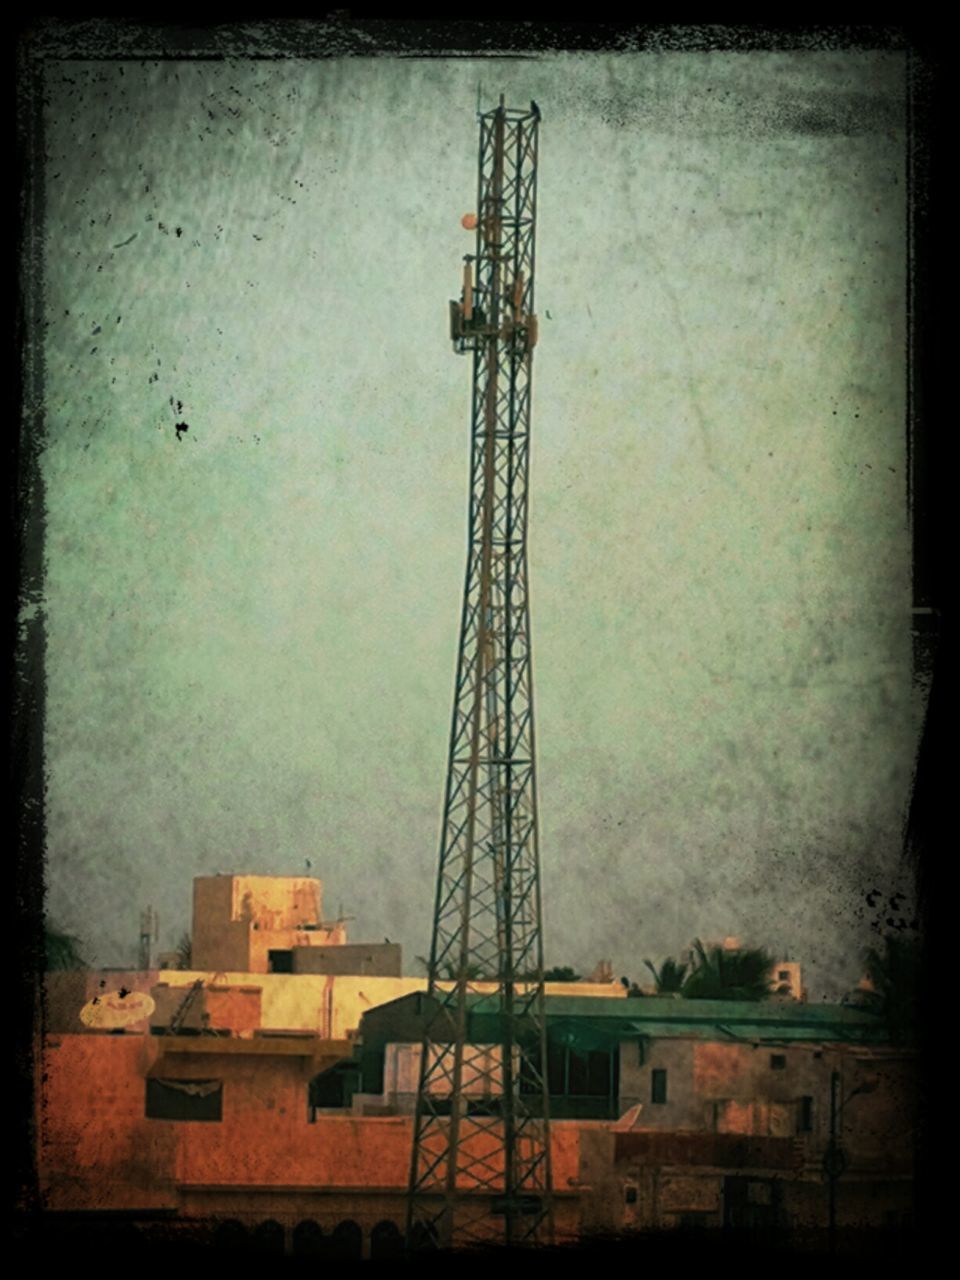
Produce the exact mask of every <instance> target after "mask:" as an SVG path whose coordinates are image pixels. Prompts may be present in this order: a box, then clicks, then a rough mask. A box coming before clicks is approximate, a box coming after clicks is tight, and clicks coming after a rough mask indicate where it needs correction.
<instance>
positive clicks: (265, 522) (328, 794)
mask: <svg viewBox="0 0 960 1280" xmlns="http://www.w3.org/2000/svg"><path fill="white" fill-rule="evenodd" d="M478 78H479V79H482V82H483V86H484V100H485V103H486V102H487V101H492V100H494V99H495V96H496V95H497V94H499V93H500V92H501V91H502V92H503V93H504V94H505V95H506V99H507V103H508V105H509V104H516V105H525V104H526V103H527V102H528V101H529V99H530V98H535V99H536V100H537V102H538V103H539V105H540V108H541V111H542V113H543V121H544V123H543V125H542V129H541V169H540V188H539V196H540V218H539V233H538V254H537V299H538V311H539V314H540V319H541V324H540V333H541V341H540V345H539V346H538V348H537V354H536V360H535V369H534V399H533V430H534V447H533V458H532V489H531V547H530V560H531V574H532V590H531V598H532V607H533V619H532V621H533V641H534V654H535V665H536V677H537V684H536V705H537V716H538V748H539V769H540V773H539V789H540V803H541V848H542V854H543V863H544V865H543V876H544V892H545V903H546V906H545V909H546V929H547V956H548V959H549V960H552V961H554V962H556V963H573V964H576V965H578V966H580V967H584V966H586V967H590V966H592V964H593V963H594V962H595V961H596V960H597V959H598V958H600V957H601V956H605V957H606V956H609V957H612V958H613V961H614V967H615V969H616V971H617V972H618V973H621V972H622V973H628V974H630V975H631V976H634V977H639V976H641V974H640V971H641V968H642V959H643V957H644V956H652V957H660V956H662V955H664V954H666V953H668V952H671V951H672V952H674V953H675V952H676V951H678V950H679V949H680V948H681V947H683V946H684V945H686V944H687V943H689V941H690V939H691V938H692V937H693V936H694V935H695V934H699V935H701V936H713V935H722V934H726V933H736V934H740V935H741V936H742V937H744V938H746V939H747V940H749V941H755V942H758V943H766V944H769V945H771V946H772V947H774V949H778V950H783V949H784V948H788V949H789V951H790V953H791V955H792V956H793V957H795V958H799V959H801V960H805V961H807V962H808V963H812V964H813V965H814V969H813V971H812V977H813V982H812V984H811V985H812V994H818V993H819V991H820V989H821V988H823V989H826V987H827V986H829V985H830V984H831V982H832V980H833V979H834V976H835V975H836V977H837V978H838V979H840V978H852V977H856V974H857V959H856V957H857V952H858V949H859V947H860V945H861V944H862V942H863V941H865V940H867V939H866V938H865V936H864V932H863V930H864V926H863V924H862V922H861V921H860V920H859V919H858V915H857V910H858V907H859V905H860V904H861V903H862V898H863V894H864V893H865V892H866V891H867V890H868V889H870V888H872V887H873V886H874V884H876V885H878V886H879V887H882V888H887V887H888V886H892V885H893V883H894V881H895V880H896V877H897V874H898V873H897V865H898V858H899V840H900V824H901V821H902V818H903V813H904V806H905V804H906V801H907V797H908V792H909V781H910V772H911V767H912V762H913V757H914V750H915V744H916V733H917V713H918V707H917V705H916V703H915V700H914V698H913V695H912V693H911V683H910V630H909V628H910V615H909V607H910V595H909V564H910V548H909V536H908V527H907V512H906V501H905V491H906V482H905V444H904V421H905V364H904V346H905V319H904V316H905V292H904V288H905V272H906V187H905V132H904V127H903V122H904V102H903V93H904V63H903V60H902V58H900V57H899V56H896V55H864V54H852V53H843V52H834V53H798V54H785V53H769V54H741V55H735V54H719V53H715V54H679V53H669V54H664V55H659V56H658V55H652V54H642V55H640V54H633V55H619V56H605V55H593V56H583V55H577V56H573V55H566V56H559V57H553V56H551V57H543V58H539V59H536V60H532V61H522V62H517V61H507V60H504V61H491V60H485V61H484V62H483V63H482V64H480V63H477V62H473V61H470V60H452V59H451V60H431V61H421V60H412V61H411V60H398V59H390V58H375V59H373V58H372V59H369V60H367V59H343V60H336V59H333V60H322V61H303V62H285V63H255V62H249V61H242V60H238V61H227V62H224V63H219V64H218V63H193V64H191V63H188V62H165V63H146V64H143V63H139V62H126V63H86V64H84V63H72V64H64V65H62V66H61V67H59V68H53V69H50V70H48V79H47V91H48V99H49V101H48V106H47V111H46V129H47V137H46V146H47V152H48V157H49V159H48V163H47V165H46V168H45V172H44V177H45V182H46V246H45V253H46V276H45V289H46V294H45V303H46V318H47V320H48V321H49V328H48V330H47V332H48V343H47V349H46V359H47V373H46V405H47V447H46V449H45V451H44V454H43V459H42V465H43V471H44V477H45V482H46V486H47V504H48V514H47V524H46V528H47V544H46V555H47V569H46V592H45V606H44V607H45V610H46V614H47V623H48V636H49V650H48V709H47V744H46V750H47V770H48V793H47V803H48V820H47V821H48V868H47V878H48V884H49V901H48V905H49V909H50V910H51V912H52V913H53V914H55V915H56V916H57V917H58V918H59V919H60V920H61V921H62V922H63V923H65V924H66V925H68V926H69V927H70V928H71V929H73V930H75V931H76V932H78V933H79V934H80V935H81V936H82V937H83V938H84V939H85V940H86V941H87V952H88V954H89V955H90V956H91V957H92V958H93V959H95V960H96V961H98V962H100V963H106V964H111V963H113V964H119V963H125V962H127V961H129V960H132V958H133V956H134V954H135V944H136V934H137V929H138V919H139V917H138V912H139V909H140V908H141V907H142V906H146V905H147V904H148V903H153V904H155V905H156V907H157V908H158V910H159V913H160V917H161V925H162V943H163V944H166V945H169V944H171V943H172V942H173V941H174V940H175V938H176V937H177V936H178V935H179V933H180V932H181V931H182V930H183V929H184V928H186V927H187V926H188V924H189V910H190V882H191V879H192V877H193V876H195V875H201V874H210V873H212V872H214V871H223V872H228V871H252V872H261V873H278V874H284V873H296V872H302V871H303V869H304V863H305V859H307V858H309V859H310V860H311V861H312V863H313V869H314V874H319V875H320V876H321V877H322V878H323V880H324V882H325V885H326V905H327V910H328V911H329V912H333V911H335V910H336V909H337V907H338V906H339V904H340V903H342V904H343V905H344V908H345V909H346V910H347V911H348V912H349V913H350V914H352V915H354V916H356V922H355V924H354V925H353V926H352V928H353V932H354V937H356V938H358V939H359V938H370V939H378V938H380V937H381V936H383V935H387V936H389V937H390V938H391V939H393V940H394V941H402V942H403V943H404V945H405V948H406V957H407V968H408V969H413V968H414V967H415V965H414V960H413V957H414V954H415V953H422V952H423V951H424V950H425V949H426V947H427V945H428V935H429V924H430V911H431V908H432V894H433V877H434V873H435V864H436V856H437V848H436V845H437V838H438V832H439V817H440V803H441V798H442V789H443V781H444V770H445V752H446V745H447V735H448V729H449V716H450V706H451V698H452V691H453V671H454V661H455V650H456V643H457V626H458V622H459V607H460V598H459V597H460V592H461V589H462V579H463V564H464V553H465V536H466V496H467V448H468V400H469V376H470V368H469V363H468V362H467V361H466V360H462V359H457V358H456V357H455V356H454V355H453V354H452V353H451V351H450V347H449V343H448V340H447V315H446V301H447V298H448V297H450V296H452V295H453V294H454V293H455V291H456V289H457V279H458V274H459V262H460V258H461V256H462V254H463V253H465V252H469V251H470V250H471V248H472V237H471V236H469V235H468V234H467V233H465V232H464V231H463V230H462V229H461V228H460V225H459V219H460V215H461V214H462V213H463V212H465V211H467V210H469V209H471V208H472V207H473V204H474V200H475V196H474V192H475V188H476V174H475V164H476V137H477V131H476V123H475V119H474V110H475V105H476V93H477V81H478ZM547 313H549V315H548V314H547ZM178 404H179V405H182V408H178ZM178 422H187V423H188V424H189V431H188V432H186V433H185V434H184V435H183V438H182V439H180V440H178V439H177V438H176V435H175V432H174V425H175V424H176V423H178Z"/></svg>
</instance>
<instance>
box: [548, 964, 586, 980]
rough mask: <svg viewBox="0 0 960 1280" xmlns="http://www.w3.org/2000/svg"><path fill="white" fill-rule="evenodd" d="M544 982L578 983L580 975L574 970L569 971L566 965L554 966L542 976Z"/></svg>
mask: <svg viewBox="0 0 960 1280" xmlns="http://www.w3.org/2000/svg"><path fill="white" fill-rule="evenodd" d="M543 980H544V982H579V981H580V975H579V973H577V971H576V969H571V968H570V966H569V965H568V964H564V965H555V966H554V967H553V968H552V969H548V970H547V971H546V973H545V974H544V975H543Z"/></svg>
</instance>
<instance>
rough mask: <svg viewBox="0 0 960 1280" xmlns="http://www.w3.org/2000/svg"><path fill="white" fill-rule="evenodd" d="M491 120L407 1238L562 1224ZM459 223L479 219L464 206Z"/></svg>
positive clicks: (455, 330) (499, 179)
mask: <svg viewBox="0 0 960 1280" xmlns="http://www.w3.org/2000/svg"><path fill="white" fill-rule="evenodd" d="M479 121H480V151H479V181H478V193H477V212H476V215H475V218H476V251H475V253H473V254H470V255H468V256H467V257H466V258H465V260H464V273H463V292H462V295H461V298H460V301H459V302H451V303H450V328H451V338H452V340H453V344H454V349H455V350H456V351H458V352H470V353H472V355H473V398H472V414H471V464H470V509H469V546H468V553H467V573H466V584H465V587H464V598H463V615H462V621H461V630H460V652H459V660H458V663H457V678H456V689H455V693H454V707H453V726H452V730H451V735H450V757H449V768H448V773H447V788H446V796H445V801H444V811H443V830H442V835H441V843H440V866H439V872H438V876H437V894H436V905H435V911H434V921H433V940H432V944H431V948H430V969H429V987H428V993H427V995H426V996H425V997H423V998H422V1005H423V1013H424V1016H425V1019H426V1021H425V1034H424V1043H423V1056H422V1059H421V1068H420V1084H419V1091H418V1096H417V1111H416V1122H415V1129H414V1143H413V1157H412V1162H411V1172H410V1188H409V1207H408V1221H407V1240H408V1245H409V1246H410V1247H412V1248H416V1247H424V1246H430V1245H439V1246H454V1247H458V1246H465V1245H469V1244H471V1243H477V1242H484V1243H491V1242H494V1241H500V1242H502V1243H505V1244H520V1243H524V1242H526V1243H543V1242H546V1241H547V1240H549V1239H550V1238H551V1235H552V1218H553V1215H552V1205H551V1178H550V1134H549V1118H548V1107H547V1085H546V1041H545V1030H544V1011H543V943H542V936H541V929H540V916H541V910H540V868H539V851H538V842H537V791H536V773H535V767H534V732H533V674H532V669H531V660H530V610H529V597H528V592H527V576H528V575H527V493H528V471H529V467H528V463H529V441H530V386H531V364H532V356H533V348H534V346H535V344H536V340H537V321H536V316H535V315H534V295H533V279H534V231H535V223H536V191H537V139H538V131H539V124H540V112H539V110H538V108H537V106H536V104H535V103H531V104H530V108H529V110H526V111H515V110H509V109H506V108H505V107H504V105H503V98H502V97H501V99H500V105H499V106H498V107H497V108H495V109H494V110H493V111H489V112H486V113H483V114H481V115H480V117H479ZM464 225H465V226H468V227H469V226H471V225H472V219H470V218H465V219H464Z"/></svg>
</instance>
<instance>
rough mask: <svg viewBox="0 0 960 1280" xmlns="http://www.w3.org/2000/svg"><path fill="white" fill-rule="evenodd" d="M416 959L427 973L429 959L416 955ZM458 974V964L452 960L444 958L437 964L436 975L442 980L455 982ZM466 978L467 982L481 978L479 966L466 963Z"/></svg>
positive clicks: (428, 971)
mask: <svg viewBox="0 0 960 1280" xmlns="http://www.w3.org/2000/svg"><path fill="white" fill-rule="evenodd" d="M417 961H418V962H419V963H420V964H422V965H423V967H424V969H425V970H426V972H427V974H428V975H429V973H430V961H429V960H428V959H427V958H426V956H417ZM457 974H458V965H457V963H456V961H454V960H445V961H444V962H443V964H442V965H440V966H439V971H438V973H437V977H438V978H439V979H440V980H441V981H443V982H456V980H457ZM466 978H467V981H468V982H476V981H478V980H482V979H481V974H480V966H479V965H478V964H468V965H467V972H466Z"/></svg>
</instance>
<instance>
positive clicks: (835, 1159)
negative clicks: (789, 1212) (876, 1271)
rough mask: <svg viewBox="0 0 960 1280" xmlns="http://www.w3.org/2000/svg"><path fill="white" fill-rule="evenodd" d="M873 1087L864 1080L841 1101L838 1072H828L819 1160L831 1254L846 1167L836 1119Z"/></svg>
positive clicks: (870, 1080) (870, 1082)
mask: <svg viewBox="0 0 960 1280" xmlns="http://www.w3.org/2000/svg"><path fill="white" fill-rule="evenodd" d="M876 1087H877V1081H876V1079H867V1080H864V1081H863V1083H862V1084H858V1085H857V1087H856V1088H855V1089H854V1090H853V1091H852V1092H850V1093H848V1094H847V1096H846V1097H845V1098H844V1099H843V1100H842V1101H841V1100H840V1072H839V1071H836V1070H834V1071H831V1073H830V1141H829V1143H828V1144H827V1150H826V1154H825V1155H824V1158H823V1170H824V1173H825V1174H826V1175H827V1239H828V1241H829V1247H830V1252H831V1253H833V1252H834V1250H835V1249H836V1243H837V1183H838V1182H839V1181H840V1179H841V1177H842V1176H843V1174H844V1171H845V1170H846V1167H847V1157H846V1153H845V1152H844V1150H843V1147H842V1146H841V1144H840V1119H841V1116H842V1114H843V1109H844V1107H845V1106H846V1105H847V1103H848V1102H850V1101H851V1100H852V1099H853V1098H855V1097H856V1096H857V1095H858V1094H861V1093H873V1091H874V1089H876Z"/></svg>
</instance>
